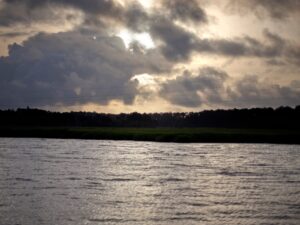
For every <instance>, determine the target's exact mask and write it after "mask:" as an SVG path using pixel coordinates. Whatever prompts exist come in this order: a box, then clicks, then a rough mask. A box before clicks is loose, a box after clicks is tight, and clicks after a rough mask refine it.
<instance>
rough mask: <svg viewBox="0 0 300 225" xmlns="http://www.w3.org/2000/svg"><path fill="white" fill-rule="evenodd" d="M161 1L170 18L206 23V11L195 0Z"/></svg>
mask: <svg viewBox="0 0 300 225" xmlns="http://www.w3.org/2000/svg"><path fill="white" fill-rule="evenodd" d="M162 3H163V5H164V7H165V8H166V10H168V11H169V12H170V16H171V18H172V19H177V20H181V21H183V22H190V21H191V22H195V23H206V22H207V20H208V19H207V15H206V12H205V11H204V10H203V9H202V8H201V7H200V5H199V4H198V2H197V1H195V0H189V1H182V0H163V1H162Z"/></svg>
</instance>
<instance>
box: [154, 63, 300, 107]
mask: <svg viewBox="0 0 300 225" xmlns="http://www.w3.org/2000/svg"><path fill="white" fill-rule="evenodd" d="M228 82H231V83H232V84H231V85H230V86H228V85H227V83H228ZM160 96H161V97H162V98H164V99H166V100H168V101H169V102H171V103H172V104H175V105H179V106H185V107H191V108H195V107H200V106H202V105H209V106H214V105H218V106H219V107H220V106H224V107H258V106H280V105H297V104H299V99H300V84H299V81H292V82H291V84H290V85H289V86H280V85H278V84H268V83H265V82H262V81H260V80H259V77H258V76H256V75H246V76H244V77H242V78H241V79H239V80H237V81H234V80H233V79H232V78H231V77H229V76H228V74H227V73H226V72H224V71H221V70H218V69H216V68H211V67H208V68H207V67H206V68H202V69H200V70H199V73H198V74H196V75H192V74H191V73H190V72H188V71H185V72H184V73H183V74H182V75H181V76H178V77H176V79H172V80H168V81H166V82H165V83H164V84H163V85H162V89H161V92H160Z"/></svg>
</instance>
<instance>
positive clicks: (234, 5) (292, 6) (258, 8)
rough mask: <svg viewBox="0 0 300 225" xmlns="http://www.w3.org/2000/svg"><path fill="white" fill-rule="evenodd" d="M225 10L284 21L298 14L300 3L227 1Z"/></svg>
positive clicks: (250, 0) (286, 1) (296, 0)
mask: <svg viewBox="0 0 300 225" xmlns="http://www.w3.org/2000/svg"><path fill="white" fill-rule="evenodd" d="M227 8H228V9H229V10H230V12H241V11H242V12H243V13H244V12H249V13H253V12H255V13H256V15H258V16H259V17H261V18H263V17H265V16H268V17H272V18H274V19H278V20H281V19H285V18H287V17H289V16H291V15H293V14H299V13H300V1H298V0H247V1H240V0H229V3H228V5H227Z"/></svg>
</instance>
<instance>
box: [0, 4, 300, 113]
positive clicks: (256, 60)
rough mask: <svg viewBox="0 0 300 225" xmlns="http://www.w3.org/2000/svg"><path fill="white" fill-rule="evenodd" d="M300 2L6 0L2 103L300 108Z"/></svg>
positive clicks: (82, 107)
mask: <svg viewBox="0 0 300 225" xmlns="http://www.w3.org/2000/svg"><path fill="white" fill-rule="evenodd" d="M299 24H300V1H299V0H185V1H183V0H0V79H1V80H0V109H15V108H22V107H27V106H29V107H34V108H42V109H47V110H56V111H70V110H72V111H96V112H104V113H121V112H125V113H128V112H134V111H137V112H184V111H201V110H205V109H219V108H222V109H227V108H246V107H247V108H250V107H278V106H283V105H284V106H295V105H299V104H300V77H299V76H300V28H299Z"/></svg>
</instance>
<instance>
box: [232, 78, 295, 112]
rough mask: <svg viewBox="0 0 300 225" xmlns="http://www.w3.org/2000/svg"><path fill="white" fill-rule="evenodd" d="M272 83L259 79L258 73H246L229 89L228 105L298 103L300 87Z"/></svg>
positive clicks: (254, 105)
mask: <svg viewBox="0 0 300 225" xmlns="http://www.w3.org/2000/svg"><path fill="white" fill-rule="evenodd" d="M295 82H296V81H292V82H291V83H290V85H289V86H282V85H279V84H270V83H266V82H263V81H260V80H259V77H258V76H257V75H246V76H244V77H243V78H242V79H240V80H238V81H237V82H236V83H235V85H234V86H233V88H231V89H230V90H228V96H229V99H230V100H229V102H228V103H227V104H228V106H231V107H232V106H238V107H263V106H275V107H277V106H280V105H298V104H299V99H300V88H299V87H297V86H295V85H293V83H295Z"/></svg>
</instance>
